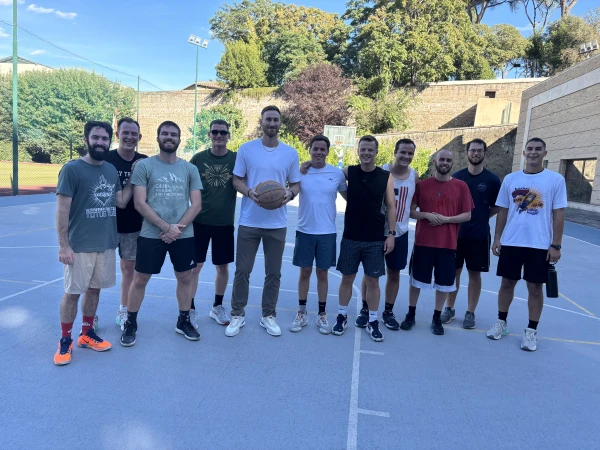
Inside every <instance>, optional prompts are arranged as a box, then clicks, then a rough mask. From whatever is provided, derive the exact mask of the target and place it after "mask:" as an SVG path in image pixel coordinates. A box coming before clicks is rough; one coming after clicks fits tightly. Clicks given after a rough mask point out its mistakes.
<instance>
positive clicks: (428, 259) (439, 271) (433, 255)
mask: <svg viewBox="0 0 600 450" xmlns="http://www.w3.org/2000/svg"><path fill="white" fill-rule="evenodd" d="M455 260H456V250H451V249H449V248H434V247H422V246H420V245H415V246H414V247H413V252H412V256H411V257H410V269H409V271H410V283H411V284H412V285H413V286H414V287H417V288H420V289H431V288H432V287H433V288H434V289H435V290H436V291H440V292H454V291H455V290H456V287H455V286H454V281H455V280H456V261H455ZM432 272H433V286H432V284H431V273H432Z"/></svg>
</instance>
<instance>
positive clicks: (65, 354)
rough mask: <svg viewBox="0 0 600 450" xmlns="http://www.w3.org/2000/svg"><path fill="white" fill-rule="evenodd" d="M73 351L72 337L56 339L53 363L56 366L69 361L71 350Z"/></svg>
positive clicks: (64, 364) (63, 364)
mask: <svg viewBox="0 0 600 450" xmlns="http://www.w3.org/2000/svg"><path fill="white" fill-rule="evenodd" d="M72 351H73V339H71V338H68V337H64V338H61V340H60V341H58V350H57V351H56V353H55V354H54V364H56V365H57V366H66V365H67V364H69V363H70V362H71V352H72Z"/></svg>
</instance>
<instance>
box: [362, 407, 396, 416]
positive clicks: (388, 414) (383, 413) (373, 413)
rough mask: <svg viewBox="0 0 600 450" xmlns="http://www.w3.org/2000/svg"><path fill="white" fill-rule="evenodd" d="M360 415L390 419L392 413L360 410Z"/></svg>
mask: <svg viewBox="0 0 600 450" xmlns="http://www.w3.org/2000/svg"><path fill="white" fill-rule="evenodd" d="M358 413H359V414H366V415H368V416H377V417H390V413H386V412H381V411H373V410H372V409H362V408H358Z"/></svg>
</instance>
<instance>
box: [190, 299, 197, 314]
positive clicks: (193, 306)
mask: <svg viewBox="0 0 600 450" xmlns="http://www.w3.org/2000/svg"><path fill="white" fill-rule="evenodd" d="M190 309H193V310H194V311H195V310H196V305H194V297H192V306H190Z"/></svg>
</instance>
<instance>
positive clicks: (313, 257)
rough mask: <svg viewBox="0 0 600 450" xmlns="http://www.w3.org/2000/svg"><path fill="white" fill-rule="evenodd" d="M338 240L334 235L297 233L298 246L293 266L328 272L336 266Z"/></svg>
mask: <svg viewBox="0 0 600 450" xmlns="http://www.w3.org/2000/svg"><path fill="white" fill-rule="evenodd" d="M336 238H337V235H336V234H335V233H333V234H307V233H302V232H301V231H296V245H295V246H294V259H293V261H292V264H294V265H295V266H298V267H312V266H313V262H316V266H317V268H319V269H323V270H327V269H329V268H330V267H333V266H335V254H336V251H335V250H336V249H335V246H336Z"/></svg>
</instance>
